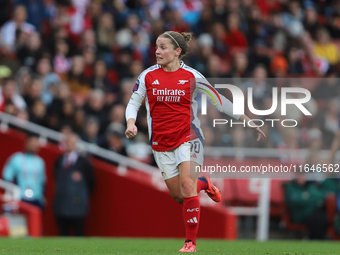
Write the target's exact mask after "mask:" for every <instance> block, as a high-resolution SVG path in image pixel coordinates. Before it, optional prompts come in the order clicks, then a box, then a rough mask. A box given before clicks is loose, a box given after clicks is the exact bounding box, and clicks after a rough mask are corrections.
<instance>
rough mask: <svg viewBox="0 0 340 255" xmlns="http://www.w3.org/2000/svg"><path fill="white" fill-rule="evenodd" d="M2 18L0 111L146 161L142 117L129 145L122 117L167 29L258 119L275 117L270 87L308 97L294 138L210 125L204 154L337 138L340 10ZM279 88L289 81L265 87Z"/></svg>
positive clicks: (172, 3) (59, 1)
mask: <svg viewBox="0 0 340 255" xmlns="http://www.w3.org/2000/svg"><path fill="white" fill-rule="evenodd" d="M0 14H1V15H0V26H1V33H0V78H1V87H0V89H1V91H0V92H1V93H0V111H4V112H7V113H10V114H12V115H15V116H17V117H19V118H22V119H27V120H30V121H32V122H34V123H37V124H39V125H42V126H45V127H48V128H51V129H53V130H57V131H61V132H63V133H69V132H71V131H72V130H73V131H74V132H76V133H77V134H78V135H79V136H80V137H81V139H83V140H84V141H87V142H90V143H94V144H98V145H99V146H101V147H103V148H106V149H109V150H112V151H115V152H118V153H120V154H122V155H129V156H132V157H136V158H139V159H140V160H143V161H145V162H151V157H150V151H149V150H150V149H149V147H148V146H147V144H148V134H147V122H146V118H145V115H146V111H145V109H144V108H141V110H140V114H139V117H138V119H137V127H138V129H139V135H138V136H137V137H136V139H135V140H134V141H132V142H133V143H134V144H135V145H136V146H128V145H129V143H131V141H127V140H126V139H125V138H124V137H125V136H124V131H125V106H126V105H127V103H128V101H129V98H130V96H131V91H132V88H133V86H134V83H135V81H136V79H137V77H138V75H139V74H140V73H141V72H142V71H143V70H144V69H146V68H148V67H149V66H150V65H153V64H155V40H156V38H157V36H158V35H160V34H162V33H163V32H164V31H167V30H174V31H178V32H183V31H191V32H193V34H194V39H193V40H192V41H191V43H190V55H189V56H188V57H187V58H186V59H184V62H185V63H186V64H188V65H189V66H191V67H193V68H195V69H197V70H198V71H200V72H201V73H202V74H203V75H205V77H207V78H209V77H214V78H228V79H231V82H232V84H235V85H237V86H240V87H241V88H243V89H245V90H246V88H247V87H253V89H254V92H256V93H254V105H255V106H256V107H255V108H257V109H269V108H270V102H271V100H270V99H271V96H270V95H271V94H270V93H271V86H276V87H282V86H293V87H297V86H300V87H305V88H307V89H309V90H310V91H311V93H312V96H313V98H312V99H311V100H310V102H309V109H310V111H312V112H313V117H305V116H302V115H301V114H300V115H299V114H297V116H293V117H297V118H299V124H298V126H297V127H296V128H291V129H281V128H279V127H277V128H270V125H267V124H266V125H265V126H264V127H263V129H264V130H265V132H266V133H267V134H268V136H269V139H263V140H261V142H260V143H256V142H255V139H252V138H251V137H252V136H253V135H252V134H250V133H248V132H251V131H249V130H248V131H246V130H244V129H241V128H239V127H236V128H232V129H230V130H229V129H228V128H225V127H222V126H221V127H219V128H218V129H216V130H214V131H213V130H212V129H211V128H210V127H209V125H205V123H206V122H208V121H205V120H203V121H202V122H203V129H204V132H205V134H206V142H207V145H209V146H214V145H218V146H239V147H242V146H248V147H264V148H287V147H288V148H290V147H292V148H305V147H308V146H318V148H319V149H329V148H330V146H331V143H332V140H333V138H334V136H335V134H336V132H337V131H338V128H339V127H338V112H339V95H340V94H339V90H340V86H339V85H340V84H339V82H338V80H337V79H336V78H337V77H338V76H339V74H340V68H339V60H340V54H339V45H340V43H339V42H340V41H337V40H340V2H339V1H336V0H324V1H321V0H314V1H312V0H305V1H297V0H279V1H273V0H240V1H238V0H228V1H224V0H214V1H208V0H163V1H158V0H55V1H53V0H44V1H43V0H30V1H25V0H12V1H11V0H7V1H6V0H3V1H0ZM282 77H290V78H291V79H292V80H290V82H279V80H280V79H276V80H275V82H273V81H272V82H270V81H269V80H268V79H269V78H272V79H274V78H282ZM247 78H253V80H247ZM308 79H310V80H313V82H307V83H308V84H307V85H306V84H305V83H306V82H303V81H306V80H307V81H308ZM256 99H257V100H256ZM267 99H268V100H267ZM289 112H290V113H291V114H293V112H294V111H289ZM247 114H248V113H247ZM249 115H250V117H254V116H251V114H249ZM293 115H294V114H293ZM209 116H213V115H209ZM293 117H292V118H293ZM287 119H288V118H287ZM254 137H255V136H254ZM313 139H319V140H320V141H319V142H318V143H317V145H315V144H313V145H311V143H313Z"/></svg>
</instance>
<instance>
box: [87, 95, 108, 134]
mask: <svg viewBox="0 0 340 255" xmlns="http://www.w3.org/2000/svg"><path fill="white" fill-rule="evenodd" d="M104 98H105V94H104V92H103V91H102V90H100V89H94V90H92V91H91V93H90V96H89V99H88V102H87V103H86V104H85V105H84V107H83V110H84V111H85V114H86V116H88V117H90V116H93V117H96V118H97V119H98V120H99V126H100V132H101V133H103V131H104V130H105V124H106V123H107V112H106V108H105V101H104Z"/></svg>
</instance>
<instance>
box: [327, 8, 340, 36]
mask: <svg viewBox="0 0 340 255" xmlns="http://www.w3.org/2000/svg"><path fill="white" fill-rule="evenodd" d="M326 27H327V29H328V31H329V33H330V35H331V37H332V38H333V39H340V16H339V14H334V15H333V16H332V17H331V18H330V20H329V22H328V24H327V26H326Z"/></svg>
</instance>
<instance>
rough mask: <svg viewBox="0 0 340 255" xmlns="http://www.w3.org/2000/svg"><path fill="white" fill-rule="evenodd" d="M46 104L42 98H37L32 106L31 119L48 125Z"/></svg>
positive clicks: (42, 124) (41, 124)
mask: <svg viewBox="0 0 340 255" xmlns="http://www.w3.org/2000/svg"><path fill="white" fill-rule="evenodd" d="M46 112H47V109H46V105H45V104H44V102H43V101H41V100H40V99H36V100H35V101H34V102H33V104H32V107H31V110H30V114H29V120H30V121H31V122H33V123H35V124H38V125H40V126H46Z"/></svg>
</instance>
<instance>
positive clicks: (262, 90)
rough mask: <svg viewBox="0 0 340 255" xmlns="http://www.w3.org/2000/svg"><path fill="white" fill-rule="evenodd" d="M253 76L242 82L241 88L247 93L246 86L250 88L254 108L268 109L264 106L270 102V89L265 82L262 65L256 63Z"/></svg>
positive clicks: (265, 73)
mask: <svg viewBox="0 0 340 255" xmlns="http://www.w3.org/2000/svg"><path fill="white" fill-rule="evenodd" d="M252 76H253V78H252V79H249V80H248V81H246V82H245V83H243V84H242V89H243V90H244V91H245V92H246V93H247V92H248V88H252V90H253V93H252V96H253V104H254V107H255V109H258V110H262V109H269V108H270V107H269V108H265V107H264V106H267V105H268V104H269V103H270V102H271V98H272V95H271V94H272V90H271V87H270V85H269V84H268V83H267V81H266V80H267V76H268V75H267V70H266V68H265V67H264V66H263V65H258V66H256V68H255V69H254V71H253V75H252Z"/></svg>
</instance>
